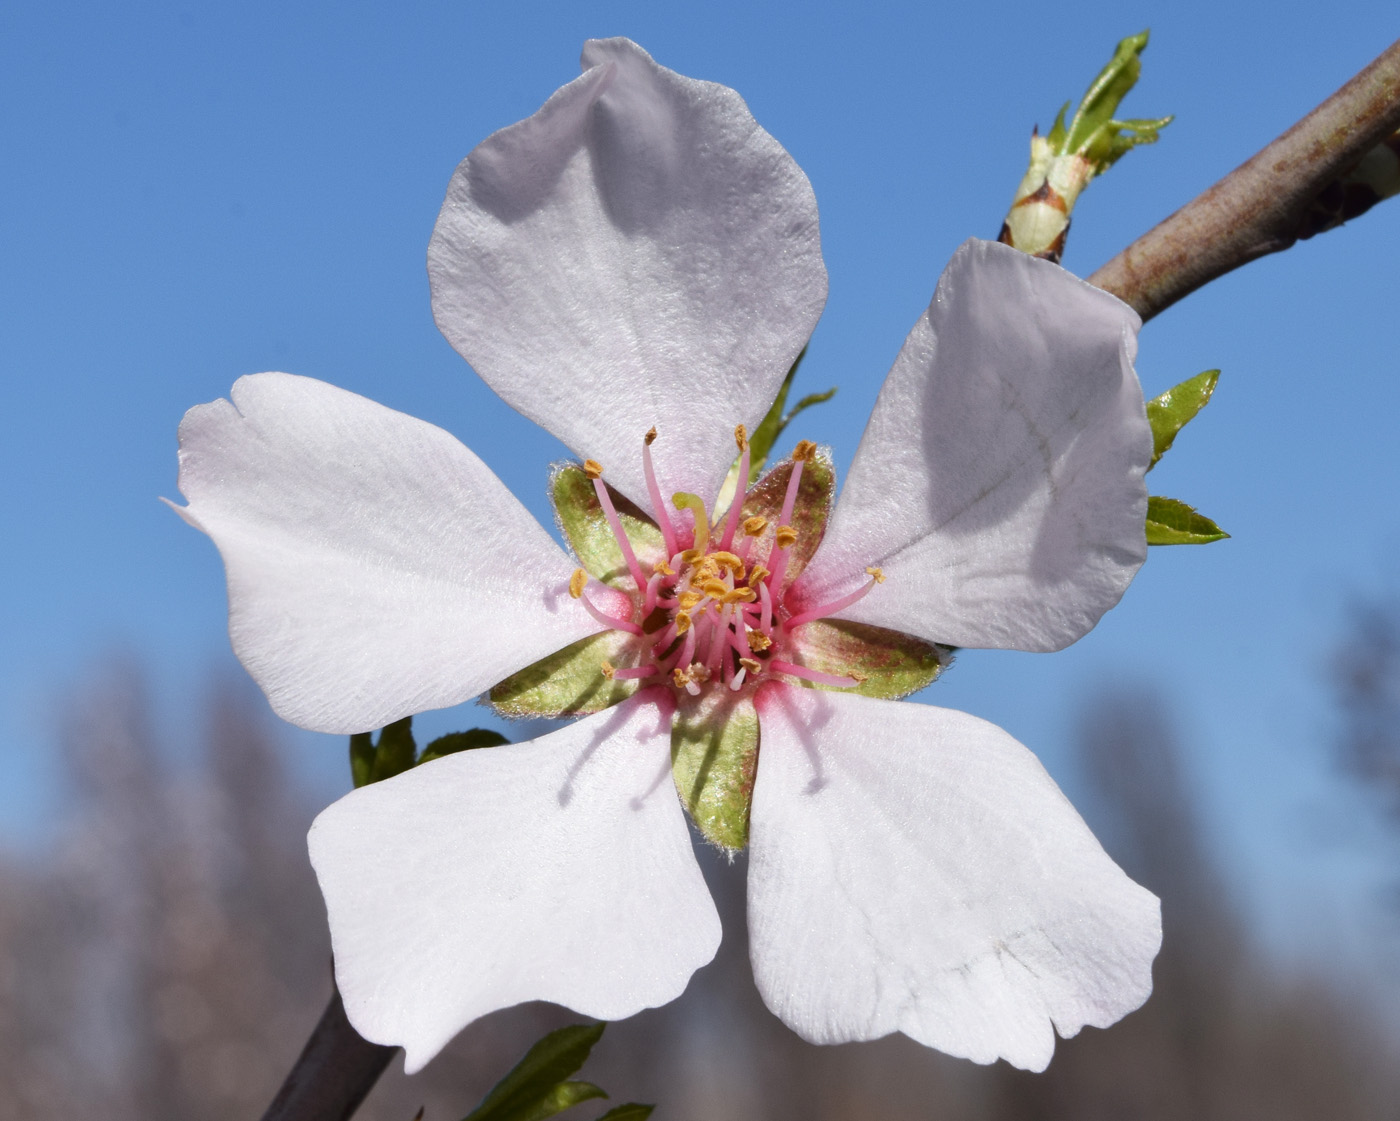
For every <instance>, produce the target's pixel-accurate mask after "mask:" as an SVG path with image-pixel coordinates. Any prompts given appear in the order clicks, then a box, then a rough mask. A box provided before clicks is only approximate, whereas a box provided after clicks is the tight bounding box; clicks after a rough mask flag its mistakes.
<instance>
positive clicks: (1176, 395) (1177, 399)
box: [1147, 370, 1220, 471]
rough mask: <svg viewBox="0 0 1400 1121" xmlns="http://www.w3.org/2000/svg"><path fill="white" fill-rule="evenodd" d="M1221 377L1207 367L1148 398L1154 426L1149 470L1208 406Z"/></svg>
mask: <svg viewBox="0 0 1400 1121" xmlns="http://www.w3.org/2000/svg"><path fill="white" fill-rule="evenodd" d="M1219 380H1220V371H1219V370H1206V371H1205V372H1204V373H1200V374H1197V375H1196V376H1195V377H1194V378H1187V379H1186V380H1185V381H1184V382H1182V383H1181V384H1180V385H1174V386H1172V387H1171V388H1170V389H1169V390H1167V391H1166V392H1165V393H1163V394H1161V395H1160V396H1157V397H1154V398H1152V400H1151V401H1149V402H1147V423H1148V424H1150V425H1151V426H1152V462H1151V463H1149V464H1148V465H1147V469H1148V470H1149V471H1150V470H1152V468H1153V467H1155V466H1156V465H1157V461H1158V460H1159V459H1161V458H1162V456H1164V455H1165V454H1166V453H1167V450H1168V449H1169V448H1170V447H1171V446H1172V441H1173V440H1175V439H1176V434H1177V433H1178V432H1180V431H1181V430H1182V429H1183V428H1185V427H1186V425H1187V424H1188V423H1189V422H1190V421H1191V419H1192V418H1193V417H1195V415H1196V414H1197V413H1199V412H1200V411H1201V410H1202V409H1204V408H1205V407H1206V405H1207V404H1208V403H1209V401H1210V398H1211V394H1212V393H1214V392H1215V386H1216V383H1217V382H1218V381H1219Z"/></svg>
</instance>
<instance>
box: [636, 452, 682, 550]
mask: <svg viewBox="0 0 1400 1121" xmlns="http://www.w3.org/2000/svg"><path fill="white" fill-rule="evenodd" d="M655 439H656V426H655V425H652V426H651V428H649V429H648V430H647V434H646V436H645V437H643V442H642V470H643V472H645V474H646V477H647V494H649V495H651V506H652V509H653V510H655V511H656V524H657V526H658V527H659V528H660V530H661V537H662V540H664V541H665V542H666V553H667V555H668V556H674V555H675V554H676V552H677V551H678V548H679V546H678V543H677V541H676V527H675V526H674V525H672V524H671V515H670V514H668V513H667V512H666V503H664V502H663V501H662V500H661V488H660V487H659V486H657V485H656V471H655V470H654V469H653V468H652V465H651V445H652V441H653V440H655Z"/></svg>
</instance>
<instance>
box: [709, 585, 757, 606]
mask: <svg viewBox="0 0 1400 1121" xmlns="http://www.w3.org/2000/svg"><path fill="white" fill-rule="evenodd" d="M716 598H717V599H720V600H721V602H723V603H752V602H753V601H754V600H756V599H757V598H758V593H757V592H756V591H754V590H753V589H752V588H735V589H734V590H733V591H728V592H725V593H724V595H723V596H722V597H720V596H717V597H716Z"/></svg>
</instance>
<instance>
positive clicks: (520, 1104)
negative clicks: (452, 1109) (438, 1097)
mask: <svg viewBox="0 0 1400 1121" xmlns="http://www.w3.org/2000/svg"><path fill="white" fill-rule="evenodd" d="M607 1026H608V1025H607V1024H606V1023H597V1024H570V1025H569V1026H568V1027H566V1028H560V1029H559V1030H558V1031H552V1032H550V1033H549V1034H548V1035H546V1036H545V1037H544V1038H542V1039H540V1040H539V1041H538V1042H537V1043H536V1044H535V1045H534V1046H533V1047H531V1048H530V1050H528V1051H526V1052H525V1057H524V1058H523V1059H521V1060H520V1062H518V1063H516V1064H515V1066H514V1067H513V1068H511V1071H510V1073H509V1074H507V1075H506V1076H505V1077H504V1078H502V1079H501V1080H500V1081H499V1082H497V1083H496V1085H495V1086H494V1087H493V1088H492V1090H491V1092H490V1093H489V1094H487V1095H486V1097H484V1098H482V1099H481V1104H480V1105H478V1106H477V1107H476V1108H475V1109H474V1110H472V1111H471V1113H469V1114H467V1116H466V1117H464V1118H463V1119H462V1121H527V1119H534V1118H543V1117H551V1116H553V1114H554V1113H558V1112H559V1110H558V1109H556V1110H553V1111H552V1112H551V1113H537V1112H531V1111H532V1110H537V1109H539V1108H541V1107H543V1106H544V1105H545V1104H546V1103H547V1102H549V1101H550V1100H551V1096H552V1095H556V1093H557V1091H559V1090H560V1089H561V1088H562V1087H561V1083H562V1084H563V1086H588V1085H589V1084H588V1083H586V1082H582V1083H571V1082H566V1081H565V1080H566V1079H567V1078H568V1077H569V1075H571V1074H573V1073H574V1071H576V1070H578V1068H579V1067H581V1066H583V1064H584V1061H585V1060H586V1059H587V1058H588V1053H589V1052H590V1051H591V1050H593V1045H594V1044H595V1043H597V1042H598V1040H599V1039H601V1038H602V1035H603V1029H604V1028H606V1027H607ZM590 1089H592V1090H595V1091H597V1092H596V1093H592V1094H588V1095H587V1096H586V1097H579V1098H577V1099H576V1100H577V1101H585V1100H586V1098H587V1097H605V1096H606V1095H604V1094H603V1092H602V1091H601V1090H598V1088H597V1087H596V1086H593V1087H590ZM573 1092H578V1091H566V1093H565V1096H567V1094H568V1093H573ZM573 1104H574V1102H568V1103H567V1104H565V1105H562V1106H560V1107H559V1108H560V1109H567V1108H568V1106H569V1105H573Z"/></svg>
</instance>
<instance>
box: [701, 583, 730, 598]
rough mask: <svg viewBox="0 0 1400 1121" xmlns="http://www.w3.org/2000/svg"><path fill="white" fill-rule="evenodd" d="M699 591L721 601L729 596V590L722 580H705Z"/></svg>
mask: <svg viewBox="0 0 1400 1121" xmlns="http://www.w3.org/2000/svg"><path fill="white" fill-rule="evenodd" d="M700 590H701V591H702V592H704V593H705V594H706V595H707V596H712V597H713V598H715V599H723V598H724V597H725V596H726V595H728V594H729V591H730V588H729V585H728V584H726V583H725V582H724V581H723V580H706V581H705V582H704V583H703V584H701V585H700Z"/></svg>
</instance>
